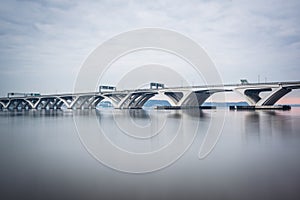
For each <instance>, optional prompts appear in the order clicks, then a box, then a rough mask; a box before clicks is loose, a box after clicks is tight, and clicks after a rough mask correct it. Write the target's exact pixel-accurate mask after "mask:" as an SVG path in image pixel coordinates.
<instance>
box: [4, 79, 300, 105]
mask: <svg viewBox="0 0 300 200" xmlns="http://www.w3.org/2000/svg"><path fill="white" fill-rule="evenodd" d="M299 88H300V81H297V82H269V83H247V82H243V83H242V84H227V85H206V86H193V87H172V88H155V89H153V88H152V89H138V90H122V91H118V90H114V91H107V92H103V91H102V92H89V93H76V94H53V95H24V96H13V95H11V96H8V97H3V98H0V110H14V109H62V108H66V109H95V108H96V106H97V105H98V104H99V103H100V102H101V101H103V100H106V101H110V102H111V103H112V105H113V107H114V108H117V109H135V108H142V107H143V105H144V104H145V103H146V102H147V101H148V100H149V99H150V98H152V97H153V96H155V95H163V96H165V97H166V98H167V99H168V101H169V103H170V104H171V105H172V106H178V107H183V106H184V107H189V106H201V105H202V104H203V103H204V102H205V101H206V100H207V99H208V98H209V97H210V96H211V95H213V94H214V93H218V92H237V93H239V94H241V95H242V96H243V97H244V98H245V100H246V101H247V102H248V104H249V105H250V106H272V105H274V104H275V103H276V102H277V101H278V100H279V99H280V98H282V97H283V96H284V95H286V94H287V93H289V92H291V91H292V90H293V89H299ZM261 92H268V95H266V96H264V97H261V96H260V93H261Z"/></svg>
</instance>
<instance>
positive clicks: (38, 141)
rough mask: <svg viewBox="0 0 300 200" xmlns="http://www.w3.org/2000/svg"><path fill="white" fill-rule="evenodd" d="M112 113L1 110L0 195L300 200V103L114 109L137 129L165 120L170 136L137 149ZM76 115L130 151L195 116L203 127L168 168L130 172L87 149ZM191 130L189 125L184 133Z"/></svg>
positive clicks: (21, 196)
mask: <svg viewBox="0 0 300 200" xmlns="http://www.w3.org/2000/svg"><path fill="white" fill-rule="evenodd" d="M113 112H115V111H113V110H106V109H105V110H100V111H73V112H63V111H24V112H17V111H16V112H0V127H1V131H0V159H1V167H0V177H1V179H0V186H1V187H0V188H1V189H0V190H1V192H0V195H1V199H17V198H22V199H101V198H104V197H106V198H108V197H109V198H122V199H157V198H164V199H193V198H194V199H299V198H300V192H299V185H300V157H299V152H300V108H292V110H290V111H227V110H224V109H217V110H203V111H202V112H201V114H200V115H195V114H193V113H190V112H186V111H180V110H177V111H157V110H146V111H145V110H133V111H122V110H120V111H117V114H118V115H117V116H118V123H122V121H123V122H126V121H128V117H129V118H131V120H132V121H133V122H134V123H136V124H138V125H140V126H145V125H147V124H149V123H158V124H157V125H158V126H159V125H160V124H159V123H160V118H163V119H164V120H166V119H167V122H168V125H167V126H169V128H170V129H169V130H170V131H167V132H165V133H164V134H166V136H165V137H162V138H161V139H160V140H157V139H155V137H153V138H152V139H150V140H149V141H146V143H145V145H140V146H139V144H137V145H136V146H134V145H133V144H131V143H130V142H129V141H128V140H126V139H124V138H125V137H124V133H121V132H120V131H119V130H118V129H117V128H116V126H115V125H114V124H115V120H116V119H115V118H114V117H112V114H113ZM128 112H129V115H128ZM224 112H226V119H225V124H224V128H223V131H222V134H221V137H220V138H219V141H218V143H217V145H216V146H215V148H214V149H213V151H212V152H211V153H210V154H209V155H208V156H207V157H206V158H205V159H203V160H200V159H199V158H198V153H199V148H200V145H201V143H202V141H203V138H204V136H205V134H206V132H207V128H208V126H209V123H210V120H211V119H212V118H218V117H221V116H222V115H223V114H224ZM74 115H76V117H77V119H81V120H83V121H86V120H89V119H91V120H94V119H96V120H97V123H98V124H99V126H100V127H102V128H103V129H106V130H107V131H106V134H107V135H108V136H109V137H110V139H111V140H112V141H113V142H115V143H116V144H118V146H121V147H123V148H125V149H126V148H127V149H131V150H132V151H143V150H144V151H149V150H151V149H154V148H158V147H159V146H160V145H162V144H165V143H167V142H168V140H170V139H171V138H172V136H173V134H174V132H173V131H172V127H177V125H178V122H179V121H181V120H193V121H197V122H199V129H198V132H197V135H196V138H195V140H194V142H193V144H192V145H191V147H190V148H189V150H188V151H187V152H186V153H185V154H184V155H183V156H182V157H181V158H180V159H179V160H177V161H176V162H175V163H174V164H172V165H171V166H169V167H167V168H164V169H162V170H159V171H156V172H152V173H147V174H138V175H137V174H128V173H123V172H119V171H116V170H113V169H111V168H109V167H107V166H105V165H103V164H101V163H100V162H98V161H97V160H95V159H94V158H93V157H92V156H91V155H90V154H89V153H88V152H87V151H86V149H85V147H84V146H83V144H82V143H81V141H80V139H79V137H78V134H77V132H76V129H75V124H74V120H73V117H74ZM184 116H188V117H184ZM149 119H152V120H149ZM153 119H159V120H156V121H155V120H153ZM162 121H163V120H162ZM87 130H89V127H87ZM193 131H194V130H192V128H191V127H184V132H182V133H180V134H188V133H190V132H193ZM109 134H110V135H109ZM141 134H146V133H141ZM155 140H156V141H155ZM147 142H148V144H147ZM179 145H180V144H179Z"/></svg>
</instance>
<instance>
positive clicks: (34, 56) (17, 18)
mask: <svg viewBox="0 0 300 200" xmlns="http://www.w3.org/2000/svg"><path fill="white" fill-rule="evenodd" d="M299 9H300V3H299V1H283V0H281V1H263V2H262V1H196V0H195V1H193V0H191V1H179V0H175V1H147V2H146V1H68V0H64V1H60V0H51V1H46V0H38V1H34V0H27V1H14V0H9V1H8V0H7V1H2V3H1V7H0V63H1V64H0V69H1V71H0V77H1V78H0V84H1V87H0V94H1V96H2V95H5V94H6V92H8V91H12V90H18V91H29V90H33V91H40V92H43V93H47V92H56V91H60V92H63V91H71V90H72V88H73V83H74V80H75V78H76V73H77V72H78V70H79V68H80V65H81V64H82V62H83V61H84V59H86V57H87V56H88V54H89V53H90V52H91V51H92V50H93V49H94V48H96V47H97V45H99V44H100V43H101V42H103V41H105V40H106V39H109V38H110V37H112V36H113V35H116V34H118V33H120V32H123V31H128V30H131V29H136V28H142V27H152V26H153V27H162V28H169V29H173V30H175V31H178V32H181V33H183V34H186V35H187V36H189V37H191V38H192V39H194V40H195V41H197V42H198V43H199V44H200V45H202V46H203V47H204V48H205V49H206V50H207V52H208V54H209V55H210V56H211V57H212V59H213V60H214V62H215V63H216V65H217V68H218V69H219V71H220V73H221V75H222V78H223V80H224V82H227V83H228V82H237V81H238V80H239V79H240V78H248V79H249V80H251V81H256V79H257V75H258V74H260V75H261V77H267V78H268V80H270V81H271V80H297V79H299V76H298V74H299V62H300V61H299V58H300V45H299V44H300V28H299V19H300V16H299V15H300V13H299Z"/></svg>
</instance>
